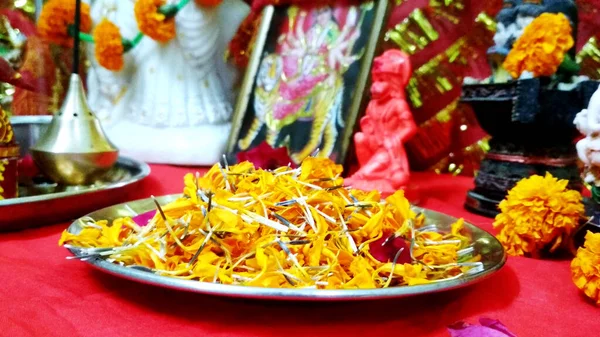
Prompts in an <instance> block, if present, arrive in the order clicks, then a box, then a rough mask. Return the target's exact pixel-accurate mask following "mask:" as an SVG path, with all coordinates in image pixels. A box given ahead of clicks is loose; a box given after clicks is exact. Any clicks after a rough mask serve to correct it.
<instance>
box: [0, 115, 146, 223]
mask: <svg viewBox="0 0 600 337" xmlns="http://www.w3.org/2000/svg"><path fill="white" fill-rule="evenodd" d="M51 119H52V117H51V116H24V117H12V118H11V123H12V125H13V129H14V132H15V138H16V139H17V142H18V143H19V146H20V147H21V158H24V157H26V156H27V155H28V154H29V148H30V147H31V146H33V145H34V144H35V142H36V141H37V139H38V137H39V136H40V134H42V133H43V132H44V130H45V128H46V125H47V124H48V123H49V122H50V121H51ZM148 175H150V167H149V166H148V165H147V164H145V163H142V162H139V161H136V160H133V159H130V158H125V157H120V158H119V160H118V161H117V164H116V165H115V167H114V168H113V169H112V170H111V171H110V172H108V173H107V174H106V175H105V176H104V177H103V178H102V179H101V181H99V182H97V183H96V184H94V185H90V186H68V187H66V186H59V185H56V184H53V183H51V182H49V183H43V184H34V185H30V184H26V185H23V184H20V186H19V196H20V197H18V198H13V199H6V200H0V231H6V230H18V229H25V228H30V227H39V226H43V225H49V224H57V223H59V222H64V221H69V220H72V219H75V218H78V217H80V216H82V215H83V214H86V213H89V212H91V211H93V210H94V209H98V208H101V207H106V206H108V205H113V204H116V203H119V202H123V201H125V200H126V198H127V195H128V192H130V191H131V190H132V188H134V187H135V185H136V184H137V183H139V182H140V181H141V180H143V179H144V178H146V177H147V176H148Z"/></svg>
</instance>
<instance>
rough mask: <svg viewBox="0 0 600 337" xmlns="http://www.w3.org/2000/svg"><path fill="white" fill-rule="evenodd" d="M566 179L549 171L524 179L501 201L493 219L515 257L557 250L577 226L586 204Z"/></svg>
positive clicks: (501, 237)
mask: <svg viewBox="0 0 600 337" xmlns="http://www.w3.org/2000/svg"><path fill="white" fill-rule="evenodd" d="M567 184H568V181H567V180H558V179H556V178H554V177H553V176H552V175H551V174H550V173H547V174H546V176H545V177H542V176H538V175H534V176H531V177H529V178H526V179H523V180H521V181H520V182H519V183H517V185H516V186H515V187H514V188H513V189H512V190H510V191H509V192H508V196H507V197H506V199H505V200H503V201H502V202H501V203H500V210H501V213H500V214H498V216H497V217H496V220H495V222H494V228H496V229H498V230H500V233H499V234H498V240H500V242H501V243H502V245H503V246H504V248H506V250H507V253H508V254H509V255H513V256H534V257H535V256H538V254H539V253H540V252H541V251H542V250H545V249H548V250H549V251H550V252H553V251H555V250H556V249H557V248H558V247H559V246H560V245H561V244H562V243H563V242H564V241H565V240H566V239H567V237H569V236H570V235H571V233H572V232H573V230H574V229H575V228H576V227H577V226H578V224H579V219H580V217H581V216H582V215H583V212H584V207H583V202H582V197H581V194H580V193H579V192H577V191H572V190H568V189H567Z"/></svg>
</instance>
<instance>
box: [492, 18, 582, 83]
mask: <svg viewBox="0 0 600 337" xmlns="http://www.w3.org/2000/svg"><path fill="white" fill-rule="evenodd" d="M571 32H572V28H571V24H570V22H569V19H568V18H567V17H566V16H565V15H564V14H562V13H558V14H552V13H544V14H542V15H540V16H538V17H537V18H536V19H535V20H533V21H532V22H531V24H529V26H527V27H526V28H525V30H524V31H523V35H521V37H519V39H518V40H517V41H516V42H515V44H514V46H513V48H512V50H511V51H510V53H509V54H508V56H507V57H506V60H505V61H504V69H506V71H508V72H509V73H510V74H511V75H512V77H513V78H519V77H520V76H521V74H522V73H523V72H525V71H529V72H531V73H533V74H534V76H536V77H539V76H552V75H554V74H555V73H556V71H557V70H558V67H559V66H560V64H561V63H562V62H563V61H564V59H565V54H566V53H567V51H568V50H569V49H571V48H572V47H573V45H574V43H575V41H574V40H573V37H572V35H571Z"/></svg>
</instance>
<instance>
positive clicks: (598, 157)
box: [574, 88, 600, 185]
mask: <svg viewBox="0 0 600 337" xmlns="http://www.w3.org/2000/svg"><path fill="white" fill-rule="evenodd" d="M574 123H575V126H576V127H577V129H578V130H579V132H581V133H582V134H583V135H584V136H585V138H584V139H582V140H580V141H579V142H578V143H577V155H578V157H579V159H580V160H581V161H582V162H583V164H584V165H585V170H586V173H585V181H586V182H587V183H595V184H597V185H598V184H600V175H598V172H600V88H599V89H598V90H597V91H596V92H595V93H594V95H592V98H591V99H590V104H589V106H588V108H587V109H584V110H582V111H581V112H580V113H579V114H577V116H576V117H575V121H574Z"/></svg>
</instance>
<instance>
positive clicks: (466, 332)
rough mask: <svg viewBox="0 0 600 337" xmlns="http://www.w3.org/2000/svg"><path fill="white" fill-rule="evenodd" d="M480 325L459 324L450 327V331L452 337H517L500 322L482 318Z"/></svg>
mask: <svg viewBox="0 0 600 337" xmlns="http://www.w3.org/2000/svg"><path fill="white" fill-rule="evenodd" d="M479 324H481V325H471V324H469V323H465V322H459V323H456V324H453V325H451V326H450V327H448V330H449V331H450V336H451V337H517V335H515V334H513V333H512V332H510V331H508V329H507V328H506V326H504V324H502V323H500V321H498V320H495V319H490V318H480V319H479Z"/></svg>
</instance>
